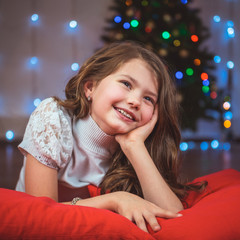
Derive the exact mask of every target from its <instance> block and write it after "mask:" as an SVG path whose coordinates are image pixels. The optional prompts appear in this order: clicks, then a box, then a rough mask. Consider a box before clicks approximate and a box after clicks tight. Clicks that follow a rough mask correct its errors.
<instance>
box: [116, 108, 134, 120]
mask: <svg viewBox="0 0 240 240" xmlns="http://www.w3.org/2000/svg"><path fill="white" fill-rule="evenodd" d="M117 110H118V111H119V112H120V113H121V114H122V115H124V116H125V117H127V118H129V119H131V120H132V116H130V115H129V114H128V113H126V112H124V111H123V110H122V109H117Z"/></svg>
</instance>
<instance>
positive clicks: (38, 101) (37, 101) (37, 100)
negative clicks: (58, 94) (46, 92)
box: [33, 98, 42, 107]
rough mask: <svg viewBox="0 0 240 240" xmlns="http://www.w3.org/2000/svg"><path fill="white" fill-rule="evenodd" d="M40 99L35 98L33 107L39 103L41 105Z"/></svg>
mask: <svg viewBox="0 0 240 240" xmlns="http://www.w3.org/2000/svg"><path fill="white" fill-rule="evenodd" d="M41 101H42V100H41V99H40V98H36V99H34V101H33V105H34V106H35V107H37V106H38V105H39V104H40V103H41Z"/></svg>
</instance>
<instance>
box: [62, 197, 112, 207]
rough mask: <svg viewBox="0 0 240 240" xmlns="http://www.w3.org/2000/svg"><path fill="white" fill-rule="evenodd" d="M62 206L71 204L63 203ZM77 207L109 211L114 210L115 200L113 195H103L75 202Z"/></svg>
mask: <svg viewBox="0 0 240 240" xmlns="http://www.w3.org/2000/svg"><path fill="white" fill-rule="evenodd" d="M63 204H71V202H64V203H63ZM76 205H78V206H84V207H94V208H101V209H107V210H111V211H115V210H116V200H115V197H114V193H109V194H104V195H100V196H97V197H92V198H86V199H81V200H79V201H77V202H76Z"/></svg>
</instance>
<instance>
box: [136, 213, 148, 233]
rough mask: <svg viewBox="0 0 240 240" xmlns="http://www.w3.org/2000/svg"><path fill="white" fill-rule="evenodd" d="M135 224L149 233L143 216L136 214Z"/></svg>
mask: <svg viewBox="0 0 240 240" xmlns="http://www.w3.org/2000/svg"><path fill="white" fill-rule="evenodd" d="M134 222H135V223H136V225H137V226H138V227H139V228H140V229H142V230H143V231H144V232H147V233H148V230H147V226H146V222H145V220H144V218H143V216H142V214H135V216H134Z"/></svg>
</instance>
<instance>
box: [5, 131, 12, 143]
mask: <svg viewBox="0 0 240 240" xmlns="http://www.w3.org/2000/svg"><path fill="white" fill-rule="evenodd" d="M5 136H6V139H7V140H9V141H11V140H13V139H14V132H13V131H12V130H8V131H7V132H6V135H5Z"/></svg>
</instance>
